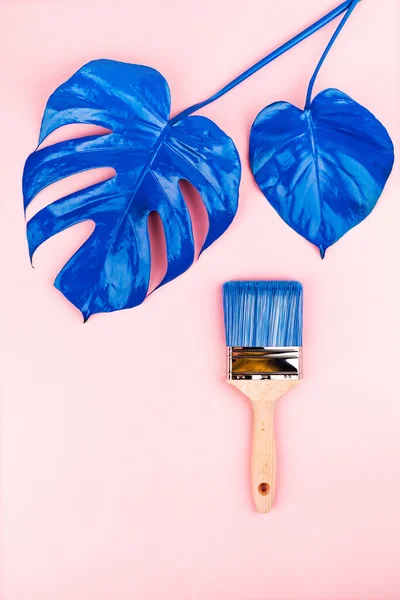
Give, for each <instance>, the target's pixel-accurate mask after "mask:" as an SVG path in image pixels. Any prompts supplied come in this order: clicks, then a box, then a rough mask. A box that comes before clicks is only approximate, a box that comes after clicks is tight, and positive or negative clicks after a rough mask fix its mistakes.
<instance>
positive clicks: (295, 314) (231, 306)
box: [223, 281, 303, 347]
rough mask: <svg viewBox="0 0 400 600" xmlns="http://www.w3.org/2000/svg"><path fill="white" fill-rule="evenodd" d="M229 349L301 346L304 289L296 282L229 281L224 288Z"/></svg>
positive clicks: (226, 332)
mask: <svg viewBox="0 0 400 600" xmlns="http://www.w3.org/2000/svg"><path fill="white" fill-rule="evenodd" d="M223 297H224V318H225V334H226V345H227V346H246V347H260V346H264V347H284V346H301V345H302V329H303V288H302V286H301V284H300V283H298V282H297V281H229V282H228V283H225V284H224V287H223Z"/></svg>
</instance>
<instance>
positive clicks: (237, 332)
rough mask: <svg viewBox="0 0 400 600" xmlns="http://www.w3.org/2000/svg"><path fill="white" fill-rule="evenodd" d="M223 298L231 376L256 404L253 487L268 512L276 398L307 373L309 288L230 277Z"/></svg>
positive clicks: (261, 507)
mask: <svg viewBox="0 0 400 600" xmlns="http://www.w3.org/2000/svg"><path fill="white" fill-rule="evenodd" d="M223 302H224V320H225V333H226V345H227V347H228V348H227V353H228V368H227V370H228V375H227V379H228V382H229V383H231V384H232V385H234V386H235V387H236V388H238V389H239V390H240V391H241V392H243V394H245V395H246V396H247V397H248V398H249V399H250V401H251V404H252V406H253V412H254V429H253V451H252V467H251V473H252V490H253V497H254V502H255V505H256V508H257V510H258V511H259V512H262V513H266V512H268V511H269V510H271V507H272V502H273V498H274V492H275V441H274V428H273V416H274V405H275V401H276V400H278V398H280V397H281V396H283V394H285V393H286V392H288V391H289V390H290V389H291V388H292V387H294V386H295V385H296V384H297V383H298V382H299V380H300V378H301V354H302V348H301V346H302V327H303V290H302V286H301V284H300V283H298V282H297V281H229V282H228V283H225V284H224V286H223Z"/></svg>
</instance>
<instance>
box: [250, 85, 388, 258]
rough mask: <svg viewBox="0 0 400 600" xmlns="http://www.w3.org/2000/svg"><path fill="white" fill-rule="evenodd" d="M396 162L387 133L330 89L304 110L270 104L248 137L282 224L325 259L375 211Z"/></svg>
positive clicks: (262, 183) (263, 187)
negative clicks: (282, 221) (313, 246)
mask: <svg viewBox="0 0 400 600" xmlns="http://www.w3.org/2000/svg"><path fill="white" fill-rule="evenodd" d="M393 160H394V154H393V144H392V141H391V139H390V137H389V134H388V133H387V131H386V129H385V128H384V126H383V125H382V124H381V123H380V122H379V121H378V120H377V119H376V118H375V117H374V115H373V114H371V113H370V112H369V111H368V110H367V109H366V108H364V107H363V106H361V105H360V104H358V103H357V102H355V101H354V100H352V99H351V98H350V97H349V96H347V95H346V94H344V93H343V92H341V91H339V90H335V89H327V90H324V91H323V92H321V93H319V94H318V95H317V96H316V97H315V98H314V100H313V101H312V103H311V105H310V107H309V109H306V110H300V109H299V108H297V107H296V106H293V105H292V104H289V103H288V102H275V103H274V104H271V105H269V106H267V107H266V108H265V109H264V110H262V111H261V112H260V113H259V115H258V116H257V117H256V119H255V121H254V124H253V127H252V129H251V134H250V162H251V168H252V171H253V174H254V177H255V180H256V181H257V183H258V185H259V186H260V188H261V190H262V191H263V193H264V195H265V196H266V197H267V199H268V200H269V202H270V203H271V204H272V206H273V207H274V208H275V210H276V211H277V212H278V213H279V215H280V216H281V217H282V219H283V220H284V221H285V222H286V223H287V224H288V225H290V227H292V228H293V229H294V230H295V231H297V233H299V234H300V235H302V236H304V237H305V238H306V239H307V240H309V241H310V242H311V243H313V244H315V245H316V246H317V247H318V248H319V249H320V252H321V256H322V257H323V256H324V254H325V250H326V249H327V248H328V247H329V246H331V245H332V244H334V243H335V242H336V241H337V240H338V239H339V238H340V237H342V235H344V234H345V233H346V232H347V231H349V229H351V228H352V227H354V226H355V225H357V224H358V223H360V222H361V221H362V220H363V219H365V217H367V216H368V215H369V213H370V212H371V211H372V209H373V208H374V206H375V204H376V202H377V200H378V198H379V196H380V195H381V192H382V190H383V187H384V185H385V183H386V180H387V178H388V177H389V174H390V172H391V170H392V166H393Z"/></svg>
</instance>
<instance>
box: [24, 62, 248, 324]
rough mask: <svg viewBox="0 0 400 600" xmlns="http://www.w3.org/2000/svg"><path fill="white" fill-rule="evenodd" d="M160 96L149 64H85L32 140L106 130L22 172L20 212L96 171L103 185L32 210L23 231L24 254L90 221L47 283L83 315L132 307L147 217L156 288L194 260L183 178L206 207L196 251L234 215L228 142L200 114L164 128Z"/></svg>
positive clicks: (58, 148)
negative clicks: (153, 226) (157, 238)
mask: <svg viewBox="0 0 400 600" xmlns="http://www.w3.org/2000/svg"><path fill="white" fill-rule="evenodd" d="M169 111H170V92H169V88H168V84H167V82H166V81H165V79H164V78H163V77H162V75H161V74H160V73H159V72H158V71H156V70H154V69H151V68H149V67H145V66H141V65H131V64H126V63H120V62H116V61H111V60H97V61H93V62H90V63H88V64H87V65H85V66H84V67H82V68H81V69H79V71H77V72H76V73H75V74H74V75H73V76H72V77H71V78H70V79H69V80H68V81H66V82H65V83H63V84H62V85H61V86H60V87H59V88H58V89H57V90H56V91H55V92H54V93H53V94H52V96H50V98H49V101H48V103H47V106H46V110H45V113H44V117H43V121H42V126H41V131H40V139H39V143H40V142H42V141H43V140H44V139H45V138H46V136H48V135H49V134H50V133H51V132H52V131H54V130H55V129H57V128H58V127H61V126H62V125H67V124H70V123H89V124H94V125H100V126H102V127H105V128H107V129H110V130H111V131H112V133H109V134H103V135H94V136H90V137H84V138H79V139H73V140H68V141H64V142H60V143H57V144H53V145H51V146H49V147H47V148H44V149H41V150H36V151H35V152H33V153H32V154H31V155H30V156H29V158H28V160H27V162H26V165H25V170H24V177H23V192H24V202H25V207H27V206H28V205H29V203H30V202H31V200H32V199H33V198H34V197H35V196H36V194H38V193H39V192H40V191H41V190H43V189H44V188H45V187H47V186H48V185H50V184H52V183H54V182H56V181H59V180H60V179H63V178H65V177H68V176H69V175H73V174H75V173H79V172H82V171H85V170H88V169H94V168H97V167H112V168H114V169H115V171H116V175H115V176H114V177H112V178H111V179H109V180H107V181H104V182H102V183H98V184H96V185H92V186H90V187H87V188H85V189H83V190H80V191H78V192H75V193H73V194H70V195H68V196H66V197H64V198H61V199H60V200H57V201H55V202H53V203H52V204H51V205H49V206H47V207H46V208H44V209H42V210H41V211H40V212H38V213H37V214H36V215H35V216H34V217H33V218H32V219H31V220H30V221H29V222H28V226H27V235H28V242H29V250H30V255H31V256H32V255H33V253H34V252H35V250H36V249H37V248H38V246H40V244H42V243H43V242H44V241H46V240H47V239H48V238H50V237H51V236H53V235H55V234H57V233H59V232H60V231H63V230H64V229H66V228H68V227H71V226H72V225H75V224H76V223H80V222H82V221H86V220H88V219H91V220H93V221H94V222H95V225H96V227H95V230H94V232H93V233H92V235H91V236H90V238H89V239H88V240H87V241H86V242H85V243H84V244H83V245H82V246H81V248H80V249H79V250H78V252H76V254H74V256H73V257H72V258H71V259H70V260H69V261H68V262H67V264H66V265H65V266H64V267H63V269H62V270H61V271H60V273H59V274H58V276H57V278H56V280H55V286H56V287H57V288H58V289H59V290H60V291H61V292H62V293H63V294H64V295H65V296H66V298H68V300H70V301H71V302H72V303H73V304H74V305H75V306H76V307H78V308H79V309H80V311H81V312H82V314H83V317H84V319H85V320H87V319H88V318H89V316H90V315H91V314H94V313H99V312H111V311H115V310H120V309H124V308H129V307H133V306H136V305H138V304H140V303H141V302H142V301H143V300H144V298H145V297H146V294H147V290H148V285H149V278H150V262H151V257H150V245H149V235H148V227H147V222H148V216H149V214H150V212H152V211H156V212H158V213H159V215H160V217H161V220H162V222H163V226H164V232H165V238H166V246H167V259H168V268H167V272H166V275H165V277H164V279H163V281H162V282H161V284H160V285H163V284H165V283H167V282H168V281H171V280H172V279H174V278H176V277H178V275H180V274H181V273H183V272H184V271H186V269H188V268H189V266H190V265H191V264H192V262H193V259H194V242H193V234H192V227H191V221H190V215H189V211H188V209H187V207H186V204H185V202H184V199H183V196H182V194H181V192H180V188H179V185H178V183H179V181H180V180H187V181H189V182H190V183H191V184H192V185H193V186H194V187H195V188H196V189H197V190H198V192H199V193H200V195H201V197H202V200H203V202H204V204H205V207H206V209H207V213H208V218H209V230H208V234H207V237H206V240H205V242H204V245H203V248H202V251H203V250H204V249H205V248H207V247H208V246H210V244H212V243H213V242H214V241H215V240H216V239H217V238H218V237H219V236H220V235H221V234H222V233H224V231H225V230H226V229H227V227H228V226H229V225H230V223H231V221H232V219H233V217H234V216H235V213H236V210H237V202H238V187H239V180H240V161H239V156H238V153H237V150H236V148H235V146H234V143H233V141H232V140H231V139H230V138H229V137H228V136H227V135H226V134H225V133H224V132H223V131H222V130H221V129H219V127H217V125H215V123H213V122H212V121H210V120H209V119H207V118H205V117H201V116H193V117H188V118H186V119H184V120H181V121H180V122H179V123H175V124H173V125H171V123H170V122H168V119H169Z"/></svg>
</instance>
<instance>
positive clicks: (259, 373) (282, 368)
mask: <svg viewBox="0 0 400 600" xmlns="http://www.w3.org/2000/svg"><path fill="white" fill-rule="evenodd" d="M227 351H228V379H300V378H301V375H302V373H301V371H302V365H301V362H302V361H301V358H302V348H301V347H300V346H297V347H291V348H289V347H286V348H243V347H241V346H233V347H232V346H231V347H228V348H227Z"/></svg>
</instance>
